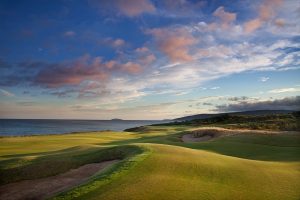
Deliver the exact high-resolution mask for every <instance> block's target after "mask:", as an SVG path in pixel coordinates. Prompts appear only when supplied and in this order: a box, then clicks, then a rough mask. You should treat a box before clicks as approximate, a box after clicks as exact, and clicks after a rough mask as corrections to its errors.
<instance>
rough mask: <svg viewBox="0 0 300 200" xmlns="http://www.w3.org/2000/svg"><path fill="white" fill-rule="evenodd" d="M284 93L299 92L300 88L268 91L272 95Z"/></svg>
mask: <svg viewBox="0 0 300 200" xmlns="http://www.w3.org/2000/svg"><path fill="white" fill-rule="evenodd" d="M286 92H300V88H278V89H274V90H270V91H269V93H273V94H278V93H286Z"/></svg>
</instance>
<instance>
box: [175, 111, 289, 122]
mask: <svg viewBox="0 0 300 200" xmlns="http://www.w3.org/2000/svg"><path fill="white" fill-rule="evenodd" d="M292 112H294V111H293V110H251V111H243V112H231V113H217V114H198V115H191V116H186V117H180V118H176V119H174V120H173V121H190V120H195V119H207V118H212V117H217V116H221V115H224V114H230V115H252V116H261V115H271V114H287V113H292Z"/></svg>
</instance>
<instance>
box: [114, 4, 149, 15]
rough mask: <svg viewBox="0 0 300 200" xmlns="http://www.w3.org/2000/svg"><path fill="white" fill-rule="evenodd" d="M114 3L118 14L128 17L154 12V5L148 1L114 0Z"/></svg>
mask: <svg viewBox="0 0 300 200" xmlns="http://www.w3.org/2000/svg"><path fill="white" fill-rule="evenodd" d="M115 2H116V7H117V8H118V9H119V10H120V12H121V13H123V14H124V15H127V16H129V17H134V16H138V15H141V14H142V13H151V12H154V11H155V7H154V5H153V4H152V3H151V2H150V1H149V0H115Z"/></svg>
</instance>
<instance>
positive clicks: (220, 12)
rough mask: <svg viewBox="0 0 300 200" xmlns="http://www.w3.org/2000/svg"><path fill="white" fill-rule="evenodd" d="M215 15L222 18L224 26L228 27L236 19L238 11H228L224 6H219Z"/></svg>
mask: <svg viewBox="0 0 300 200" xmlns="http://www.w3.org/2000/svg"><path fill="white" fill-rule="evenodd" d="M213 15H214V16H216V17H218V18H219V19H220V20H221V22H222V27H223V28H228V26H229V24H230V23H232V22H234V21H235V20H236V13H231V12H226V11H225V9H224V7H223V6H220V7H219V8H217V9H216V10H215V12H214V13H213Z"/></svg>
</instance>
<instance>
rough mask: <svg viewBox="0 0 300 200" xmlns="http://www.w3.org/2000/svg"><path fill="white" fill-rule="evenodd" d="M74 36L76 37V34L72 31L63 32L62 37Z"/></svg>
mask: <svg viewBox="0 0 300 200" xmlns="http://www.w3.org/2000/svg"><path fill="white" fill-rule="evenodd" d="M75 35H76V33H75V32H74V31H66V32H64V36H65V37H73V36H75Z"/></svg>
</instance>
